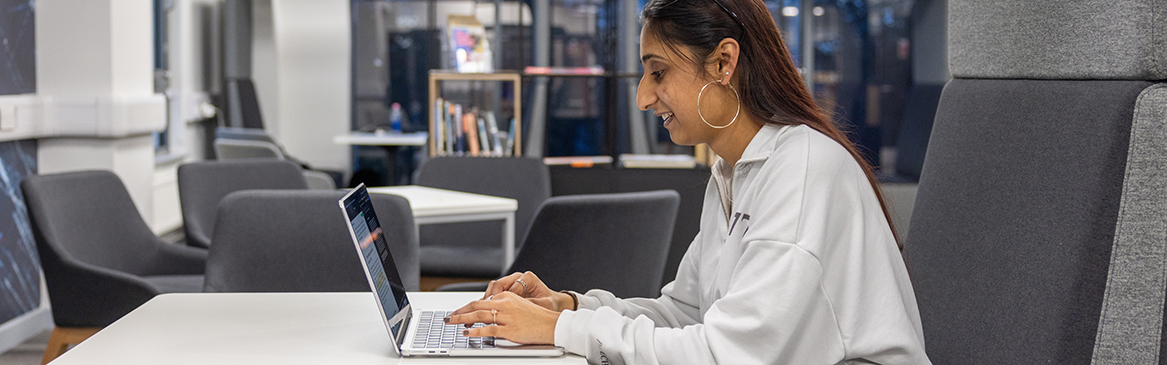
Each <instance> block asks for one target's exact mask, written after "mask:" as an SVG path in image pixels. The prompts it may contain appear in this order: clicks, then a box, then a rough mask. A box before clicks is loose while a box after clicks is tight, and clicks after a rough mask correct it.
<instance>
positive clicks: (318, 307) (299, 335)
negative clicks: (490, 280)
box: [52, 293, 585, 365]
mask: <svg viewBox="0 0 1167 365" xmlns="http://www.w3.org/2000/svg"><path fill="white" fill-rule="evenodd" d="M409 297H410V300H411V301H413V303H414V305H418V306H424V307H427V308H441V307H445V308H457V307H459V306H461V305H463V304H465V303H466V302H468V301H470V300H474V299H478V298H479V297H481V293H409ZM392 345H393V344H392V342H390V340H389V334H388V333H386V331H385V326H384V325H383V324H382V322H381V316H380V314H378V313H377V306H376V304H374V303H373V295H372V294H371V293H191V294H163V295H159V296H157V297H154V299H151V300H150V301H148V302H146V304H143V305H142V306H141V307H138V309H135V310H134V311H133V312H130V314H127V315H126V316H125V317H122V319H119V320H118V321H117V322H114V323H113V324H111V325H110V326H109V327H106V328H105V329H102V330H101V332H98V333H97V334H96V335H93V337H90V338H89V339H88V340H85V342H82V343H81V344H80V345H77V346H76V347H74V348H73V349H71V350H69V351H68V352H65V354H64V355H61V357H58V358H57V359H56V360H54V361H53V362H52V364H54V365H70V364H87V365H88V364H125V365H136V364H151V365H153V364H200V365H202V364H249V365H250V364H290V365H295V364H358V365H359V364H378V365H385V364H429V365H439V364H547V365H552V364H584V363H585V361H584V359H583V358H582V357H579V356H575V355H566V356H562V357H554V358H532V359H519V358H493V359H487V358H474V359H470V358H399V357H397V354H396V353H395V352H394V351H393V348H392V347H391V346H392Z"/></svg>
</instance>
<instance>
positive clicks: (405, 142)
mask: <svg viewBox="0 0 1167 365" xmlns="http://www.w3.org/2000/svg"><path fill="white" fill-rule="evenodd" d="M428 139H429V133H426V132H417V133H366V132H352V133H349V134H344V135H339V136H333V137H332V143H335V144H348V145H356V146H424V145H425V142H426V141H427V140H428Z"/></svg>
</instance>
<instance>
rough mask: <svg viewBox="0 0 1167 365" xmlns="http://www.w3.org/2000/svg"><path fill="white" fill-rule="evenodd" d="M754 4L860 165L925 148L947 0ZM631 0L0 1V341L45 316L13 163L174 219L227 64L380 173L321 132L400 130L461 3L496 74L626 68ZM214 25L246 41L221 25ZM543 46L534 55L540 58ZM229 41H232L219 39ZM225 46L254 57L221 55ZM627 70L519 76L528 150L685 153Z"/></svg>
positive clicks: (294, 132)
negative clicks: (126, 196) (859, 148)
mask: <svg viewBox="0 0 1167 365" xmlns="http://www.w3.org/2000/svg"><path fill="white" fill-rule="evenodd" d="M767 4H768V5H769V6H770V8H771V12H772V14H773V15H774V18H775V21H776V22H777V23H778V25H779V27H780V28H781V29H783V31H784V32H785V33H784V36H785V37H786V40H787V42H789V45H790V47H791V50H792V52H793V53H794V58H795V59H796V60H797V61H798V63H799V65H800V66H801V67H803V68H804V69H805V70H808V71H807V73H806V74H807V78H808V81H810V82H811V84H812V85H813V87H814V88H815V95H816V97H818V98H819V101H820V102H821V103H823V105H824V106H826V107H829V108H830V110H832V111H834V112H835V113H836V114H837V116H838V117H839V119H840V120H842V121H844V123H848V124H849V125H851V128H852V130H853V131H854V135H855V138H856V139H857V140H858V141H859V142H860V143H861V144H862V145H863V146H865V147H866V148H867V150H868V152H869V154H870V158H871V159H872V160H873V162H876V163H877V164H880V165H881V166H884V167H885V169H886V171H885V172H887V173H889V174H890V173H891V172H892V171H890V170H892V169H894V167H893V165H894V164H895V162H896V156H897V155H898V154H902V153H906V152H907V153H918V154H920V155H922V153H923V150H922V148H923V146H917V147H913V148H918V149H919V150H918V151H914V152H913V151H902V149H904V148H909V147H901V146H897V142H898V141H897V140H898V135H900V134H901V131H900V126H901V125H902V123H901V120H902V119H903V118H905V112H904V110H905V105H906V104H907V103H908V102H909V99H910V98H911V97H912V95H911V91H912V90H913V89H914V88H915V87H917V86H918V85H933V86H939V85H943V84H944V82H946V81H947V80H948V79H950V78H951V76H950V75H949V72H948V69H947V66H946V58H947V54H946V51H945V48H946V38H945V28H946V26H947V24H946V23H947V22H946V19H945V18H946V10H945V8H946V6H947V5H946V1H945V0H924V1H911V0H873V1H862V0H838V1H822V0H776V1H767ZM641 6H643V2H638V1H621V0H598V1H574V0H573V1H567V0H548V1H541V2H538V1H531V2H514V1H505V2H504V1H500V2H472V1H453V0H449V1H447V0H442V1H436V0H430V1H348V0H331V1H306V0H300V1H291V0H287V1H284V0H252V1H233V0H232V1H222V0H96V1H85V2H73V1H64V0H40V1H33V0H0V9H2V10H3V13H2V14H0V32H2V33H0V39H2V41H0V187H3V188H4V191H5V194H6V195H7V196H8V199H0V279H2V280H3V282H2V284H3V285H2V286H0V321H2V322H3V324H0V350H2V349H7V348H10V347H12V346H13V345H15V344H17V343H19V342H20V341H22V340H23V339H24V338H27V337H28V336H29V335H31V334H35V333H37V332H39V331H42V330H44V329H46V328H51V322H50V321H49V319H48V311H47V309H46V308H45V306H44V305H43V303H45V299H44V298H43V297H44V296H43V295H42V293H41V290H40V287H39V285H38V284H37V282H38V281H39V279H38V277H39V267H38V264H37V260H36V253H35V246H34V245H33V241H32V239H31V234H30V233H29V228H28V222H27V214H26V213H25V212H24V210H23V209H22V207H23V202H22V200H21V194H20V192H19V186H18V184H19V181H20V180H21V177H23V176H27V175H29V174H33V173H37V172H41V173H52V172H63V171H74V170H81V169H109V170H113V171H114V172H116V173H117V174H118V175H119V177H120V178H121V179H122V180H123V181H124V182H125V184H126V185H127V188H128V190H129V191H130V194H131V196H132V197H133V198H134V202H135V204H136V205H137V207H138V209H139V211H140V212H141V213H142V215H143V218H144V219H146V221H147V222H148V223H149V224H150V226H151V228H152V229H153V230H154V232H155V233H157V234H165V233H168V232H173V231H175V230H177V229H180V228H181V224H182V221H181V214H180V212H179V206H178V194H177V183H176V179H175V170H176V168H177V166H178V165H179V164H181V163H183V162H189V161H198V160H203V159H207V158H208V157H209V156H210V154H211V152H210V148H209V146H210V144H209V142H210V140H211V136H212V133H211V132H210V131H211V130H212V129H213V127H214V126H215V125H219V124H220V123H222V121H221V120H220V118H221V114H222V113H221V109H219V108H217V107H218V106H220V105H221V104H222V100H221V99H220V98H221V94H222V88H223V87H222V84H223V81H222V80H223V78H224V77H226V76H237V75H242V76H248V77H250V78H252V79H253V80H254V82H255V85H256V93H257V95H258V97H259V101H260V108H261V112H262V114H263V115H264V119H265V122H266V129H267V131H268V132H269V133H270V134H272V135H273V136H275V137H276V138H277V139H278V140H279V141H280V142H281V143H282V144H283V145H284V146H285V147H286V148H287V149H288V151H289V152H290V153H291V154H293V155H294V156H296V157H298V158H300V159H302V160H304V161H305V162H307V163H310V164H311V165H312V166H313V167H315V168H320V169H325V170H332V171H339V172H341V173H342V174H343V175H344V177H346V178H347V177H348V176H350V175H351V174H352V173H353V172H354V171H355V170H358V169H360V168H362V167H368V166H373V168H376V166H378V165H377V164H378V163H382V162H383V159H384V158H385V157H384V156H383V154H382V153H383V152H381V151H380V150H377V149H368V148H354V147H349V146H344V145H337V144H334V143H332V142H331V139H330V138H322V137H321V136H329V137H330V136H333V135H340V134H345V133H348V132H349V131H351V130H354V129H359V128H361V127H362V126H363V125H365V124H369V123H378V122H377V121H376V119H378V118H385V117H387V111H386V110H387V108H388V105H389V104H390V103H392V102H398V103H401V104H402V105H403V106H404V107H405V109H406V111H407V112H408V113H407V114H408V116H409V120H410V121H413V122H412V123H409V124H407V126H406V128H407V129H412V130H424V129H425V128H424V124H422V123H421V122H420V121H424V120H428V119H427V118H428V114H427V113H426V109H427V108H425V107H423V106H424V105H425V103H426V101H425V100H424V99H423V98H424V95H426V93H425V92H424V89H425V83H424V82H422V81H421V80H423V79H424V75H425V74H426V73H428V71H429V70H430V69H435V68H449V67H450V66H449V64H448V60H446V59H445V58H443V57H442V56H441V55H442V51H441V47H442V45H441V42H440V40H439V38H440V35H439V34H440V33H441V32H440V29H442V28H443V27H444V25H445V15H446V14H452V13H459V14H462V13H469V14H476V15H477V16H478V18H479V19H480V20H482V21H483V22H484V23H485V26H486V28H487V30H488V32H492V33H491V36H492V37H493V35H494V33H493V32H495V29H496V27H495V24H496V23H495V22H496V19H497V21H498V22H499V23H498V24H501V25H502V26H501V27H499V29H501V33H500V34H499V36H498V38H496V39H499V40H500V41H501V42H500V43H501V49H496V55H497V56H498V60H497V61H496V66H495V67H496V68H497V69H515V70H521V69H522V68H524V67H526V66H560V67H578V66H600V67H603V68H604V69H605V70H606V71H608V72H609V73H612V74H616V73H625V74H638V73H639V72H641V70H640V66H639V62H638V61H635V60H636V57H635V56H636V52H637V45H636V43H637V42H638V37H639V25H638V24H636V23H635V22H636V15H637V14H638V12H639V9H640V7H641ZM541 7H546V8H541ZM495 9H500V10H501V11H498V12H497V17H496V12H495ZM233 16H241V17H246V18H247V19H248V22H247V23H249V27H248V29H246V32H242V33H240V30H239V29H233V28H231V25H230V24H235V23H234V20H233V19H232V18H231V17H233ZM541 22H547V24H545V25H541ZM536 29H550V30H551V31H550V32H537V31H536ZM365 31H369V32H365ZM225 33H230V34H241V35H240V37H245V39H246V41H245V42H238V41H237V40H236V41H232V40H230V39H227V40H224V38H225V37H224V34H225ZM369 35H371V36H369ZM366 36H369V37H366ZM539 42H543V43H545V44H548V45H549V52H547V53H546V54H542V55H540V54H537V50H538V48H539V47H536V46H534V45H533V44H535V43H539ZM244 46H246V47H247V51H246V52H239V50H238V49H235V50H233V49H232V47H244ZM504 50H505V51H504ZM237 54H246V55H248V56H249V57H246V59H236V60H232V59H231V55H237ZM629 56H631V59H630V58H629ZM630 60H631V61H630ZM638 80H639V79H638V78H636V77H618V76H610V77H596V78H570V79H548V80H547V81H545V83H546V85H545V86H543V89H540V86H539V85H537V84H538V83H540V82H544V81H540V80H539V78H530V79H528V80H526V81H525V82H526V83H528V84H529V85H525V86H524V90H532V91H534V92H527V93H526V94H525V95H524V97H525V98H526V99H527V100H525V101H524V104H525V105H530V107H529V108H525V109H526V110H523V111H522V112H523V113H524V114H525V115H529V114H531V113H542V114H541V115H542V118H531V117H525V118H524V119H528V120H530V119H536V120H541V121H542V122H540V123H542V124H543V127H542V128H543V129H542V130H541V133H540V130H539V129H537V128H536V129H534V130H535V131H536V133H535V135H536V136H537V137H536V138H537V139H536V140H535V141H530V140H528V141H527V143H528V144H529V145H532V146H534V148H529V149H528V151H530V152H529V153H528V155H529V156H532V157H542V156H563V155H591V154H613V153H627V152H635V153H691V150H690V149H686V148H685V147H680V146H675V145H672V144H671V143H670V142H668V138H667V134H666V133H664V132H662V131H661V130H659V129H658V128H656V124H658V123H657V122H656V121H655V120H654V118H652V117H651V115H646V114H645V113H643V112H640V111H638V110H637V109H636V108H635V105H634V104H632V103H630V102H629V99H630V97H634V95H635V94H634V93H635V87H636V83H637V82H638ZM608 82H611V83H612V84H611V85H609V84H606V83H608ZM454 87H455V88H458V87H459V86H454ZM612 102H614V103H616V107H615V108H611V107H609V106H608V103H612ZM933 107H934V105H933ZM533 109H534V110H533ZM540 109H541V110H542V111H539V110H540ZM609 110H614V112H611V114H605V113H608V111H609ZM527 130H531V129H527ZM540 139H541V140H540ZM925 142H926V141H925ZM897 148H898V149H897ZM419 159H424V156H419Z"/></svg>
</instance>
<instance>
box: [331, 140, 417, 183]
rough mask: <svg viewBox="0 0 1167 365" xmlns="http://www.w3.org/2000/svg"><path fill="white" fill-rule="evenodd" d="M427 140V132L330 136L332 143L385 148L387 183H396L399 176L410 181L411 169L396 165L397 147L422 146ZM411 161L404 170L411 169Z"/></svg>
mask: <svg viewBox="0 0 1167 365" xmlns="http://www.w3.org/2000/svg"><path fill="white" fill-rule="evenodd" d="M428 140H429V133H426V132H416V133H397V132H383V133H368V132H352V133H349V134H342V135H338V136H333V137H332V143H334V144H346V145H352V146H379V147H381V148H383V149H385V154H386V156H387V157H388V159H389V173H390V175H392V176H390V177H389V179H390V181H388V183H389V184H398V183H401V182H402V181H398V179H399V176H402V177H401V179H403V181H404V182H405V183H411V182H412V180H411V177H410V176H411V171H398V170H401V169H400V168H398V166H397V149H398V148H400V147H406V146H424V145H425V144H426V141H428ZM412 165H413V164H412V163H407V164H406V166H407V168H406V169H405V170H411V169H412Z"/></svg>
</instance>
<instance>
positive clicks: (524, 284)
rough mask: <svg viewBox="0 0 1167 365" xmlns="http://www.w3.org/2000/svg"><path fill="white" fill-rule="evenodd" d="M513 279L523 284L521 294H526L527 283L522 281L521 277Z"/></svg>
mask: <svg viewBox="0 0 1167 365" xmlns="http://www.w3.org/2000/svg"><path fill="white" fill-rule="evenodd" d="M515 281H517V282H519V284H523V294H527V283H524V282H523V279H515Z"/></svg>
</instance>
